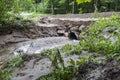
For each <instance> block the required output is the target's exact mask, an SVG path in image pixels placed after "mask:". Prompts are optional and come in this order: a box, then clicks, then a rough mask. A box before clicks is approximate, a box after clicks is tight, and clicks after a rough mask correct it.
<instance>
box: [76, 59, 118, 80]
mask: <svg viewBox="0 0 120 80" xmlns="http://www.w3.org/2000/svg"><path fill="white" fill-rule="evenodd" d="M117 63H118V62H117V61H116V60H115V59H108V60H107V61H106V63H105V64H97V63H94V62H85V63H84V64H82V65H80V66H79V70H78V75H77V80H120V65H118V64H117Z"/></svg>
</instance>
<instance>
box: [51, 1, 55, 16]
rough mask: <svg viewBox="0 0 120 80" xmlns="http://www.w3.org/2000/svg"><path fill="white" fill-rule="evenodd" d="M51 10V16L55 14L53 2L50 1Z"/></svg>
mask: <svg viewBox="0 0 120 80" xmlns="http://www.w3.org/2000/svg"><path fill="white" fill-rule="evenodd" d="M51 9H52V15H54V14H55V11H54V0H51Z"/></svg>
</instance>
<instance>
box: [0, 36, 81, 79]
mask: <svg viewBox="0 0 120 80" xmlns="http://www.w3.org/2000/svg"><path fill="white" fill-rule="evenodd" d="M78 42H79V41H75V40H69V39H68V38H67V37H46V38H39V39H35V40H30V41H26V42H20V43H18V44H14V45H11V46H10V47H8V48H6V49H3V50H1V51H0V54H1V56H0V62H2V61H5V60H8V59H10V58H12V57H14V56H17V55H20V54H27V55H39V54H40V52H41V51H42V50H45V49H52V48H59V47H61V46H64V45H65V44H77V43H78ZM70 58H72V59H74V60H78V59H79V56H77V55H72V56H64V60H65V64H67V62H68V60H69V59H70ZM51 71H52V68H51V61H50V60H49V58H43V57H42V58H40V59H39V60H38V58H37V57H34V58H32V59H30V60H29V61H26V62H25V64H24V67H22V68H15V70H14V71H13V74H12V80H35V79H37V78H39V77H40V76H42V75H46V74H48V73H50V72H51Z"/></svg>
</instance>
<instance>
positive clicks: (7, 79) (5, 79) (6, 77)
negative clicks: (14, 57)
mask: <svg viewBox="0 0 120 80" xmlns="http://www.w3.org/2000/svg"><path fill="white" fill-rule="evenodd" d="M0 79H1V80H11V71H2V70H0Z"/></svg>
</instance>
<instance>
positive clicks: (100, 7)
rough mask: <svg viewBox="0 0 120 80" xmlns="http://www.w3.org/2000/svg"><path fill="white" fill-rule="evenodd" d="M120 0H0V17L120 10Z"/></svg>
mask: <svg viewBox="0 0 120 80" xmlns="http://www.w3.org/2000/svg"><path fill="white" fill-rule="evenodd" d="M119 4H120V0H0V19H3V18H4V17H7V16H8V15H9V14H8V12H13V13H19V12H38V13H46V14H67V13H90V12H96V11H98V12H105V11H120V5H119Z"/></svg>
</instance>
